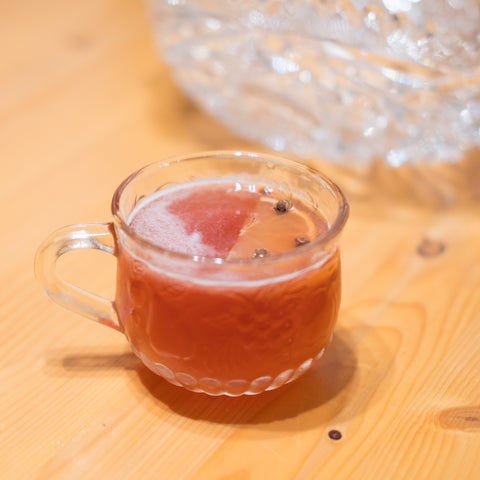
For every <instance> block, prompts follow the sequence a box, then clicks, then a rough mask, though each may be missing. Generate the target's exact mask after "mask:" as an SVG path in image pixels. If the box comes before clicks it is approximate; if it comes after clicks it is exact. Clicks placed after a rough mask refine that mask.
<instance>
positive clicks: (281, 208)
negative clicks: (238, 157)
mask: <svg viewBox="0 0 480 480" xmlns="http://www.w3.org/2000/svg"><path fill="white" fill-rule="evenodd" d="M291 208H292V203H291V202H289V201H288V200H286V199H284V198H282V199H281V200H279V201H278V202H277V203H276V204H275V206H274V207H273V209H274V210H275V211H276V212H277V213H278V214H279V215H282V214H284V213H287V212H288V211H289V210H290V209H291Z"/></svg>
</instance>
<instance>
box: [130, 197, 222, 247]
mask: <svg viewBox="0 0 480 480" xmlns="http://www.w3.org/2000/svg"><path fill="white" fill-rule="evenodd" d="M186 196H188V190H185V191H181V190H180V191H179V190H177V189H176V190H175V191H173V192H170V193H164V192H157V193H156V194H153V195H150V196H149V197H148V198H147V199H146V201H144V202H142V203H141V204H140V205H137V207H136V209H135V210H134V211H133V212H132V215H131V216H130V220H129V224H130V226H131V227H132V228H133V230H134V231H135V232H136V233H137V234H138V235H140V236H141V237H143V238H145V239H146V240H148V241H149V242H151V243H153V244H155V245H158V246H160V247H162V248H165V249H166V250H170V251H173V252H179V253H187V254H192V255H199V256H204V257H213V256H215V249H214V248H213V247H212V246H209V245H206V244H204V243H203V242H202V234H201V233H200V232H198V231H192V232H189V231H187V227H186V225H185V222H184V221H183V220H182V219H181V218H180V217H179V216H178V215H176V214H174V213H172V212H171V211H169V206H170V205H171V204H172V202H174V201H175V200H178V199H180V198H184V197H186Z"/></svg>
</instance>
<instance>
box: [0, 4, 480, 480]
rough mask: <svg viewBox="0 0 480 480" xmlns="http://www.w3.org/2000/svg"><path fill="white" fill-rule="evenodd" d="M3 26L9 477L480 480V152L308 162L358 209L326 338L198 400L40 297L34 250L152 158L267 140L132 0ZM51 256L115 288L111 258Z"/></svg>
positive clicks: (29, 11)
mask: <svg viewBox="0 0 480 480" xmlns="http://www.w3.org/2000/svg"><path fill="white" fill-rule="evenodd" d="M0 23H1V27H0V38H1V42H0V49H1V55H0V58H1V66H0V86H1V88H0V162H1V189H0V205H1V221H2V227H1V232H0V264H1V266H2V268H1V270H0V282H1V283H0V287H1V288H0V329H1V355H0V377H1V381H0V392H1V408H0V443H1V448H0V478H2V479H3V480H19V479H42V480H43V479H62V480H63V479H82V480H84V479H122V480H124V479H150V478H151V479H230V480H234V479H235V480H241V479H251V480H254V479H260V480H265V479H275V480H282V479H297V480H300V479H302V480H303V479H333V478H335V479H337V480H338V479H348V480H352V479H361V480H365V479H375V480H377V479H382V480H384V479H408V480H411V479H429V480H432V479H459V478H462V479H471V480H474V479H478V478H480V357H479V345H480V208H479V201H480V174H479V171H480V154H479V152H478V151H475V150H472V151H471V152H468V153H467V154H466V155H465V158H464V159H463V160H462V161H461V162H460V163H458V164H456V165H439V166H432V167H428V168H427V167H424V168H421V167H401V168H397V169H390V168H388V167H386V166H385V165H384V164H383V163H382V162H381V161H377V162H373V163H372V165H371V166H369V167H363V168H356V169H354V168H347V167H334V166H332V165H330V164H328V163H326V162H325V161H322V159H321V158H319V159H305V160H304V161H306V162H307V163H309V164H312V165H316V166H318V167H319V168H321V169H323V170H324V171H326V173H328V174H330V175H331V176H332V177H333V178H334V179H335V180H336V181H337V182H338V183H339V184H340V185H341V186H342V187H343V189H344V190H345V192H346V194H347V196H348V198H349V200H350V204H351V215H350V219H349V222H348V225H347V227H346V230H345V233H344V235H343V238H342V248H343V252H342V254H343V278H344V281H343V301H342V308H341V311H340V317H339V321H338V326H337V328H336V334H335V336H334V340H333V342H332V344H331V346H330V347H329V349H328V350H327V353H326V355H325V356H324V358H323V359H322V360H321V361H320V362H319V363H318V364H317V365H316V366H315V367H314V368H313V370H312V371H311V372H310V373H308V374H306V375H305V376H304V377H302V378H301V379H299V380H297V381H296V382H294V383H292V384H290V385H288V386H286V387H283V388H281V389H279V390H276V391H272V392H267V393H265V394H262V395H259V396H255V397H238V398H226V397H208V396H206V395H202V394H195V393H190V392H188V391H184V390H182V389H179V388H177V387H175V386H172V385H170V384H168V383H166V382H165V381H164V380H162V379H161V378H159V377H156V376H155V375H154V374H153V373H150V372H149V371H148V370H147V369H146V368H145V367H143V366H142V365H141V364H140V362H139V361H138V360H137V359H136V357H135V356H134V355H133V354H132V353H130V350H129V347H128V345H127V342H126V340H125V338H124V337H123V336H122V335H121V334H119V333H116V332H115V331H113V330H111V329H107V328H104V327H103V326H101V325H99V324H96V323H93V322H90V321H88V320H87V319H84V318H82V317H79V316H76V315H75V314H73V313H70V312H69V311H67V310H64V309H61V308H59V307H58V306H56V305H54V304H53V303H51V302H49V301H48V300H47V299H46V298H45V297H44V295H43V294H42V291H41V287H40V285H39V284H38V283H37V282H36V281H35V278H34V273H33V257H34V253H35V250H36V247H37V246H38V245H39V244H40V242H41V241H42V240H43V238H44V237H45V236H46V235H47V234H48V233H49V232H51V231H52V230H53V229H55V228H56V227H59V226H62V225H65V224H69V223H76V222H84V221H87V222H97V221H99V222H100V221H108V220H109V218H110V211H109V204H110V198H111V195H112V193H113V191H114V189H115V187H116V186H117V185H118V184H119V183H120V181H121V180H122V179H123V178H125V177H126V176H127V175H128V174H129V173H131V172H133V171H134V170H136V169H137V168H138V167H140V166H143V165H145V164H147V163H150V162H152V161H155V160H158V159H159V158H166V157H169V156H172V155H179V154H184V153H191V152H193V151H200V150H210V149H222V148H228V149H230V148H235V149H237V148H238V149H254V150H260V151H267V150H266V148H265V147H262V146H260V145H255V144H251V143H248V142H246V141H244V140H241V139H239V138H237V137H236V136H235V135H234V134H233V133H230V132H229V131H227V130H226V129H225V128H224V127H222V126H221V125H219V124H218V123H217V122H216V121H215V120H213V119H212V118H210V117H209V116H208V115H206V114H205V113H202V112H201V111H200V110H199V109H197V108H196V107H195V106H194V105H193V104H192V103H191V102H190V101H189V100H188V99H187V98H186V97H185V96H183V95H182V93H181V92H180V91H179V90H178V89H177V88H176V86H175V84H174V82H173V80H172V78H171V76H170V72H169V70H168V68H167V66H166V65H165V64H164V63H163V62H162V60H161V58H160V56H159V55H158V53H157V51H156V50H155V47H154V44H153V39H152V34H151V30H150V25H149V22H148V18H147V14H146V9H145V6H144V5H143V4H142V2H139V1H134V0H116V1H113V0H98V1H96V2H74V1H71V0H67V1H65V0H63V1H60V0H44V1H42V2H40V1H37V0H34V1H32V2H28V4H26V3H22V2H2V3H1V4H0ZM319 152H320V153H321V145H319ZM60 268H61V270H62V274H63V275H64V276H65V277H66V278H68V279H71V280H72V281H75V282H76V283H77V284H79V285H81V286H88V288H89V289H92V290H94V291H96V292H97V293H99V294H101V295H103V296H110V297H112V296H113V294H114V291H113V289H114V287H113V283H114V275H115V263H114V259H113V257H110V256H108V255H105V254H102V253H99V252H82V253H78V252H73V253H71V254H70V255H69V256H67V257H66V258H65V259H62V262H61V265H60Z"/></svg>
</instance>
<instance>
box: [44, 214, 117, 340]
mask: <svg viewBox="0 0 480 480" xmlns="http://www.w3.org/2000/svg"><path fill="white" fill-rule="evenodd" d="M77 249H96V250H102V251H103V252H107V253H110V254H111V255H114V256H116V247H115V234H114V230H113V224H112V223H83V224H82V223H79V224H75V225H69V226H66V227H62V228H60V229H58V230H56V231H55V232H53V233H52V234H51V235H50V236H49V237H47V238H46V239H45V240H44V242H43V243H42V244H41V245H40V247H39V248H38V250H37V253H36V256H35V274H36V277H37V279H38V280H39V281H40V282H41V283H42V284H43V288H44V291H45V294H46V295H47V296H48V297H49V298H50V299H51V300H53V301H54V302H55V303H58V304H59V305H61V306H62V307H65V308H67V309H69V310H72V311H74V312H76V313H79V314H80V315H84V316H85V317H87V318H90V319H91V320H95V321H96V322H99V323H101V324H102V325H106V326H108V327H111V328H114V329H115V330H118V331H119V332H122V331H123V329H122V327H121V325H120V323H119V322H118V317H117V312H116V310H115V307H114V304H113V302H111V301H110V300H107V299H106V298H103V297H100V296H98V295H95V294H94V293H91V292H88V291H87V290H84V289H83V288H79V287H77V286H75V285H73V284H71V283H69V282H67V281H65V280H64V279H63V278H61V277H60V276H59V275H58V272H57V260H58V259H59V258H60V257H61V256H62V255H64V254H66V253H68V252H70V251H72V250H77Z"/></svg>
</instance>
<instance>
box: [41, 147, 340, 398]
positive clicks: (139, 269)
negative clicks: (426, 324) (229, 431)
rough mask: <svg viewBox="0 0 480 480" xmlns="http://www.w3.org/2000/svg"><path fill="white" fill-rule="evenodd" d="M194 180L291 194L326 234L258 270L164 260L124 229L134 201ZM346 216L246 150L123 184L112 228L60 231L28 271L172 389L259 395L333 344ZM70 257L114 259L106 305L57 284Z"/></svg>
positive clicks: (317, 176)
mask: <svg viewBox="0 0 480 480" xmlns="http://www.w3.org/2000/svg"><path fill="white" fill-rule="evenodd" d="M199 179H202V180H205V179H207V180H208V179H215V180H216V181H218V180H219V179H222V181H223V179H225V182H232V181H234V182H239V183H240V184H241V185H243V186H247V188H250V189H252V186H253V188H254V186H255V185H263V186H268V188H269V189H270V190H275V191H279V192H284V193H285V194H287V195H293V196H296V197H298V198H301V199H303V201H306V202H309V203H310V204H311V205H313V206H315V207H316V208H317V209H318V211H319V212H321V215H322V216H323V217H324V219H325V220H326V222H327V224H328V228H327V229H326V231H325V232H324V233H323V234H321V235H320V236H319V237H318V238H316V239H314V240H312V241H311V242H310V243H308V244H306V245H302V248H294V249H291V250H288V251H286V252H284V253H280V254H275V255H271V256H269V257H265V258H262V259H261V262H259V259H257V258H245V259H241V260H222V259H218V258H205V257H198V256H192V255H187V254H183V253H178V252H173V251H169V250H167V249H164V248H162V247H159V246H158V245H155V244H153V243H151V242H149V241H148V240H147V239H145V238H142V237H141V236H139V235H138V234H137V233H136V232H135V231H134V230H133V229H132V228H131V226H130V225H129V217H130V215H131V213H132V211H133V210H134V208H135V206H136V205H137V204H138V202H139V201H141V200H142V199H144V198H145V197H147V196H148V195H151V194H153V193H155V192H157V191H159V190H160V189H165V188H168V187H169V186H172V185H179V184H185V183H186V182H196V181H198V180H199ZM348 211H349V209H348V203H347V201H346V199H345V197H344V195H343V193H342V192H341V190H340V189H339V187H338V186H337V185H335V184H334V183H333V182H332V181H331V180H330V179H328V178H327V177H326V176H324V175H323V174H321V173H320V172H318V171H316V170H314V169H312V168H310V167H307V166H305V165H302V164H300V163H296V162H294V161H291V160H285V159H281V158H278V157H275V156H271V155H266V154H257V153H251V152H236V151H213V152H204V153H199V154H193V155H188V156H183V157H178V158H173V159H170V160H167V161H159V162H157V163H153V164H151V165H148V166H146V167H145V168H143V169H141V170H138V171H137V172H135V173H133V174H132V175H130V176H129V177H128V178H127V179H126V180H125V181H123V182H122V184H121V185H120V186H119V187H118V188H117V190H116V191H115V194H114V195H113V199H112V216H113V221H112V222H110V223H97V224H77V225H71V226H66V227H63V228H61V229H59V230H57V231H56V232H54V233H53V234H51V236H50V237H48V238H47V239H46V240H45V241H44V242H43V243H42V245H41V246H40V247H39V249H38V252H37V255H36V259H35V269H36V274H37V278H38V279H39V280H40V281H41V283H42V284H43V286H44V289H45V292H46V294H47V295H48V297H50V298H51V299H52V300H53V301H54V302H56V303H58V304H60V305H62V306H63V307H66V308H68V309H70V310H73V311H75V312H77V313H80V314H82V315H84V316H86V317H89V318H91V319H93V320H95V321H98V322H100V323H102V324H104V325H107V326H109V327H112V328H114V329H116V330H118V331H120V332H122V333H123V334H125V336H126V338H127V339H128V341H129V343H130V345H131V348H132V350H133V352H134V353H135V354H136V355H137V356H138V357H139V358H140V359H141V360H142V362H143V363H144V364H145V365H146V366H147V367H148V368H149V369H151V370H152V371H153V372H155V373H156V374H158V375H160V376H162V377H164V378H165V379H166V380H168V381H169V382H171V383H173V384H175V385H179V386H182V387H184V388H187V389H189V390H192V391H195V392H204V393H207V394H210V395H222V394H224V395H231V396H236V395H242V394H257V393H261V392H263V391H265V390H272V389H275V388H278V387H280V386H282V385H284V384H286V383H289V382H291V381H292V380H294V379H295V378H298V377H299V376H300V375H301V374H303V373H304V372H305V371H307V370H308V369H309V368H310V366H311V365H312V364H313V362H314V361H315V360H317V359H318V358H320V357H321V356H322V354H323V352H324V350H325V348H326V347H327V346H328V344H329V342H330V341H331V336H332V333H333V329H334V325H335V323H336V320H337V315H338V310H339V305H340V290H341V280H340V254H339V237H340V234H341V232H342V230H343V227H344V225H345V222H346V220H347V217H348ZM75 249H99V250H102V251H104V252H107V253H109V254H112V255H115V256H116V258H117V283H116V295H115V301H114V302H112V301H110V300H107V299H105V298H101V297H99V296H97V295H94V294H93V293H90V292H87V291H85V290H83V289H80V288H79V287H77V286H75V285H72V284H70V283H68V282H66V281H65V280H64V279H62V278H61V277H60V276H59V275H58V273H57V270H56V261H57V259H58V258H59V257H60V256H62V255H64V254H66V253H68V252H69V251H71V250H75Z"/></svg>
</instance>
